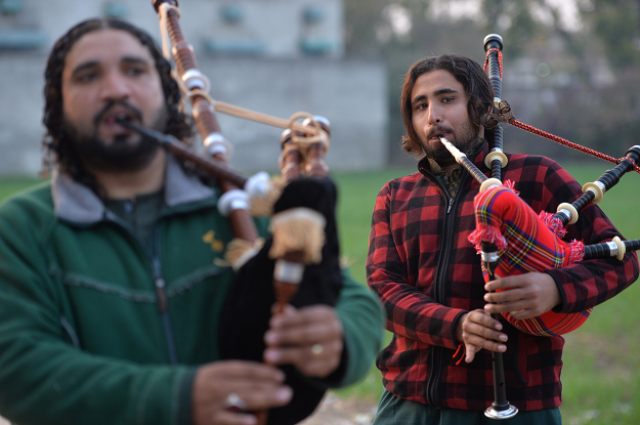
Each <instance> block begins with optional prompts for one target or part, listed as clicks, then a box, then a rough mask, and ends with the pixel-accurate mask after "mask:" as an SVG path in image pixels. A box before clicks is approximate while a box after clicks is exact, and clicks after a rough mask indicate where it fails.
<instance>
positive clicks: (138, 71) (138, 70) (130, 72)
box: [125, 66, 144, 76]
mask: <svg viewBox="0 0 640 425" xmlns="http://www.w3.org/2000/svg"><path fill="white" fill-rule="evenodd" d="M125 72H126V73H127V75H131V76H137V75H141V74H143V73H144V69H142V68H139V67H135V66H132V67H131V68H127V70H126V71H125Z"/></svg>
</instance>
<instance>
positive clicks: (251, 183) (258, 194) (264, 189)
mask: <svg viewBox="0 0 640 425" xmlns="http://www.w3.org/2000/svg"><path fill="white" fill-rule="evenodd" d="M272 189H273V183H272V182H271V177H269V174H268V173H267V172H265V171H261V172H259V173H257V174H255V175H253V176H251V177H249V178H248V179H247V183H246V184H245V185H244V190H245V191H246V192H247V193H248V194H249V196H250V197H251V198H260V199H264V198H266V197H267V195H269V193H270V192H271V190H272Z"/></svg>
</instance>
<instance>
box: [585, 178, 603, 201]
mask: <svg viewBox="0 0 640 425" xmlns="http://www.w3.org/2000/svg"><path fill="white" fill-rule="evenodd" d="M587 191H589V192H592V193H593V194H594V195H595V197H594V198H593V201H591V202H593V203H594V204H599V203H600V201H602V198H603V197H604V193H605V192H606V191H607V188H606V187H605V186H604V183H602V182H600V181H598V180H596V181H594V182H591V183H585V184H584V186H582V193H587Z"/></svg>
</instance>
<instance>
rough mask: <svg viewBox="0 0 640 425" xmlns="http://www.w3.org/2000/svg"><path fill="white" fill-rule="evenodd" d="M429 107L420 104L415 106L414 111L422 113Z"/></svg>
mask: <svg viewBox="0 0 640 425" xmlns="http://www.w3.org/2000/svg"><path fill="white" fill-rule="evenodd" d="M428 106H429V105H427V104H426V103H420V104H419V105H417V106H416V109H417V110H418V111H424V110H425V109H427V107H428Z"/></svg>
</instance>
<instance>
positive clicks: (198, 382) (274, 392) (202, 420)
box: [192, 360, 293, 425]
mask: <svg viewBox="0 0 640 425" xmlns="http://www.w3.org/2000/svg"><path fill="white" fill-rule="evenodd" d="M284 378H285V377H284V373H283V372H282V371H280V370H279V369H277V368H275V367H273V366H267V365H264V364H261V363H256V362H249V361H239V360H232V361H221V362H216V363H209V364H206V365H204V366H201V367H200V368H199V369H198V370H197V371H196V376H195V379H194V382H193V397H192V409H193V423H194V424H195V425H253V424H255V423H257V422H256V417H255V416H254V415H252V414H251V413H248V412H251V411H256V410H266V409H269V408H272V407H279V406H284V405H286V404H288V403H289V402H290V401H291V397H292V395H293V393H292V390H291V388H289V387H287V386H285V385H283V382H284ZM229 394H236V395H237V396H238V397H239V398H240V399H241V400H243V401H244V402H245V403H246V409H244V410H246V411H247V412H232V411H229V410H227V406H225V401H226V400H227V397H229Z"/></svg>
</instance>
